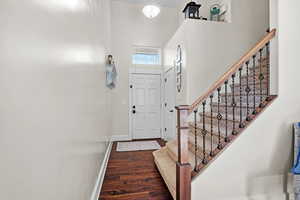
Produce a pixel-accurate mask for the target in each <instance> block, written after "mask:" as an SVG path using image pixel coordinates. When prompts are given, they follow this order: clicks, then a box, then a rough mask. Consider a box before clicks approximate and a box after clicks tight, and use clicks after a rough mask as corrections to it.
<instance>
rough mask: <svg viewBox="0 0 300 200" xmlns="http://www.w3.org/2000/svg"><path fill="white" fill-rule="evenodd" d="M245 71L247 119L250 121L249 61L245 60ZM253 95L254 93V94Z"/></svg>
mask: <svg viewBox="0 0 300 200" xmlns="http://www.w3.org/2000/svg"><path fill="white" fill-rule="evenodd" d="M246 70H247V71H246V73H247V86H246V90H245V91H246V93H247V97H246V98H247V99H246V100H247V118H246V120H247V121H250V120H251V118H250V107H249V93H250V92H251V88H250V87H249V61H247V62H246ZM254 95H255V94H254Z"/></svg>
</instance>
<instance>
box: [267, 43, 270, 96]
mask: <svg viewBox="0 0 300 200" xmlns="http://www.w3.org/2000/svg"><path fill="white" fill-rule="evenodd" d="M266 54H267V55H266V57H267V98H266V101H270V42H268V43H267V44H266Z"/></svg>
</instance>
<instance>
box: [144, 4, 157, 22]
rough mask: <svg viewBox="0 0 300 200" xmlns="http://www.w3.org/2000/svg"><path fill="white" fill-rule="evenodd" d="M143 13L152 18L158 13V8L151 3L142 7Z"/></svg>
mask: <svg viewBox="0 0 300 200" xmlns="http://www.w3.org/2000/svg"><path fill="white" fill-rule="evenodd" d="M143 13H144V15H145V16H146V17H148V18H150V19H152V18H154V17H156V16H157V15H158V14H159V13H160V8H159V7H157V6H153V5H148V6H145V7H144V8H143Z"/></svg>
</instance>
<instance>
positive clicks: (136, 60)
mask: <svg viewBox="0 0 300 200" xmlns="http://www.w3.org/2000/svg"><path fill="white" fill-rule="evenodd" d="M159 61H160V55H159V54H144V53H136V54H134V55H133V56H132V63H133V64H137V65H139V64H141V65H159V64H160V62H159Z"/></svg>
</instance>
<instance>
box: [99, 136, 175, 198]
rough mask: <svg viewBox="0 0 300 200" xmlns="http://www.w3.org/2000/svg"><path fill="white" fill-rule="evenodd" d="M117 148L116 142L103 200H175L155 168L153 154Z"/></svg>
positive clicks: (103, 190) (104, 186)
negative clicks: (123, 150) (124, 150)
mask: <svg viewBox="0 0 300 200" xmlns="http://www.w3.org/2000/svg"><path fill="white" fill-rule="evenodd" d="M157 141H158V142H159V144H160V145H161V146H164V145H165V142H164V141H162V140H157ZM116 146H117V143H116V142H115V143H114V144H113V149H112V152H111V155H110V158H109V162H108V166H107V171H106V174H105V178H104V183H103V186H102V190H101V194H100V197H99V199H101V200H110V199H119V200H172V197H171V194H170V193H169V191H168V188H167V186H166V185H165V183H164V181H163V179H162V177H161V176H160V174H159V172H158V170H157V168H156V166H155V163H154V159H153V155H152V152H153V151H136V152H117V151H116Z"/></svg>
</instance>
